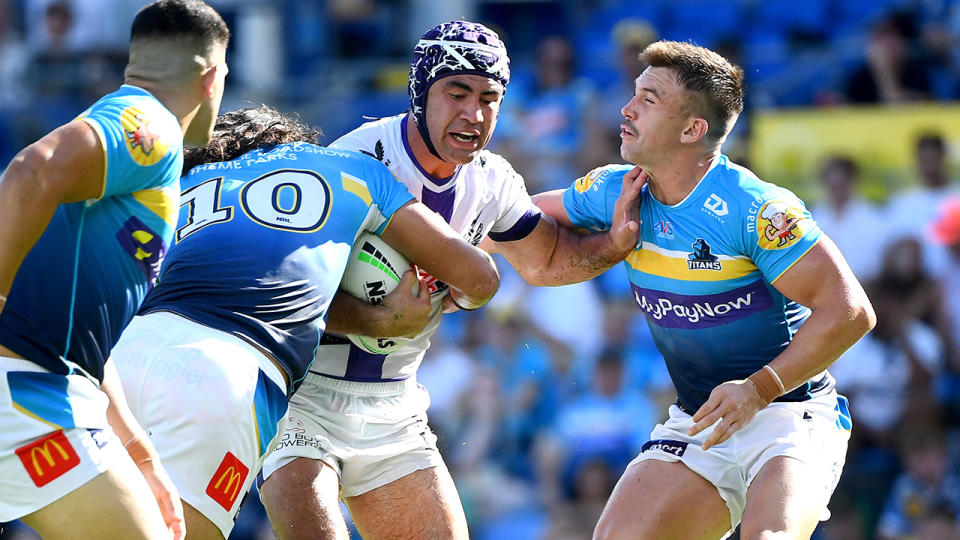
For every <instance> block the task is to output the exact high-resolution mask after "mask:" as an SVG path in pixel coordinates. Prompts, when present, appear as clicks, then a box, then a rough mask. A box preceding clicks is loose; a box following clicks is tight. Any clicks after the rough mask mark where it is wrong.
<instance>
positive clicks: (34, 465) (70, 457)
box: [16, 430, 80, 487]
mask: <svg viewBox="0 0 960 540" xmlns="http://www.w3.org/2000/svg"><path fill="white" fill-rule="evenodd" d="M16 453H17V457H19V458H20V463H23V468H24V469H26V470H27V474H29V475H30V479H31V480H33V483H34V484H36V486H37V487H43V486H45V485H47V484H49V483H50V482H52V481H54V480H56V479H57V478H59V477H61V476H63V474H64V473H65V472H67V471H69V470H70V469H72V468H74V467H76V466H77V465H79V464H80V456H78V455H77V452H76V450H74V449H73V445H71V444H70V441H69V440H67V436H66V435H64V433H63V430H58V431H55V432H53V433H51V434H49V435H47V436H46V437H44V438H42V439H39V440H37V441H34V442H32V443H30V444H27V445H24V446H21V447H20V448H17V450H16Z"/></svg>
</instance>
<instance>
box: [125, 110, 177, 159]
mask: <svg viewBox="0 0 960 540" xmlns="http://www.w3.org/2000/svg"><path fill="white" fill-rule="evenodd" d="M120 124H121V125H122V126H123V135H124V141H125V142H126V147H127V152H130V157H132V158H133V161H135V162H136V163H137V164H138V165H142V166H144V167H149V166H150V165H154V164H156V163H157V162H158V161H160V159H161V158H162V157H163V156H164V155H165V154H166V153H167V148H168V147H169V146H170V144H169V142H168V141H167V140H166V139H164V137H163V136H162V135H161V133H160V132H159V131H158V128H157V127H155V126H154V124H153V122H152V121H151V119H150V117H149V116H147V114H146V113H144V112H143V111H141V110H140V109H138V108H136V107H127V108H126V109H124V110H123V112H122V113H120Z"/></svg>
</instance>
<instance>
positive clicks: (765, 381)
mask: <svg viewBox="0 0 960 540" xmlns="http://www.w3.org/2000/svg"><path fill="white" fill-rule="evenodd" d="M764 367H766V366H764ZM771 370H772V368H771ZM771 370H766V369H758V370H757V371H755V372H754V373H753V374H752V375H750V376H749V377H747V379H748V380H749V381H750V382H752V383H753V386H754V388H756V389H757V394H759V395H760V399H761V400H763V403H764V406H766V405H768V404H769V403H770V402H771V401H773V400H774V399H777V398H778V397H780V395H781V394H783V384H782V383H780V384H778V383H779V377H778V376H776V372H773V374H771V373H770V371H771Z"/></svg>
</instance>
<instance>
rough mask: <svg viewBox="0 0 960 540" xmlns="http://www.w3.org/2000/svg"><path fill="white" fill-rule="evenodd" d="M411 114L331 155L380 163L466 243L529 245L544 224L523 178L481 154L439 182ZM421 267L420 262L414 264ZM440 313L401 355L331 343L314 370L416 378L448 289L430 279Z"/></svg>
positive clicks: (369, 128)
mask: <svg viewBox="0 0 960 540" xmlns="http://www.w3.org/2000/svg"><path fill="white" fill-rule="evenodd" d="M411 121H412V120H410V119H409V117H408V115H407V114H401V115H398V116H391V117H389V118H383V119H380V120H376V121H373V122H367V123H365V124H363V125H361V126H360V127H358V128H357V129H355V130H353V131H351V132H350V133H347V134H346V135H344V136H343V137H340V138H339V139H337V140H336V141H334V142H333V144H331V145H330V147H331V148H339V149H343V150H358V151H360V152H363V153H365V154H368V155H370V156H373V157H375V158H376V159H378V160H380V161H381V162H382V163H383V164H384V165H386V166H387V168H388V169H390V172H392V173H393V175H394V176H396V177H397V178H399V179H400V181H401V182H403V183H404V185H406V186H407V189H408V190H410V193H412V194H413V196H414V197H416V198H417V199H418V200H420V201H421V202H423V203H424V204H425V205H427V206H428V207H429V208H430V209H432V210H433V211H434V212H436V213H438V214H440V215H441V216H442V217H443V219H445V220H446V221H447V223H449V224H450V226H451V227H453V229H454V230H456V231H457V232H459V233H460V234H461V235H463V238H464V240H466V241H467V242H469V243H471V244H473V245H478V244H479V243H480V241H481V240H483V238H484V237H485V236H490V238H491V239H492V240H495V241H497V242H503V241H511V240H519V239H521V238H524V237H525V236H527V235H528V234H530V232H531V231H533V229H534V227H536V225H537V223H538V222H539V221H540V209H539V208H537V207H536V205H534V204H533V201H532V200H531V199H530V195H528V194H527V188H526V186H525V185H524V183H523V178H522V177H521V176H520V175H519V174H517V173H516V172H515V171H514V170H513V167H511V166H510V164H509V163H508V162H507V161H506V160H505V159H503V158H502V157H500V156H498V155H497V154H494V153H492V152H488V151H486V150H483V151H481V152H480V153H479V154H478V155H477V157H476V159H474V160H473V162H472V163H469V164H467V165H462V166H460V167H459V168H458V169H457V172H455V173H454V174H453V175H452V176H450V177H447V178H436V177H434V176H431V175H430V174H428V173H427V172H426V171H425V170H423V168H422V167H421V166H420V164H419V163H418V162H417V161H416V159H415V158H414V157H413V151H412V150H411V149H410V143H409V141H408V140H407V122H411ZM414 262H416V261H414ZM426 281H427V283H428V286H429V287H430V292H431V301H432V302H433V305H434V310H433V312H432V314H431V317H430V322H429V323H428V324H427V327H426V328H425V329H424V330H423V332H421V333H420V334H419V335H418V336H416V337H415V338H413V339H412V340H410V342H408V343H407V344H406V345H404V346H403V348H401V349H399V350H398V351H396V352H394V353H392V354H388V355H375V354H371V353H368V352H366V351H364V350H362V349H360V348H358V347H355V346H353V345H352V344H350V343H349V342H348V341H347V340H345V339H338V338H336V337H334V336H329V335H328V336H325V338H324V340H323V342H322V343H321V346H320V347H319V349H317V355H316V359H315V361H314V363H313V365H312V366H311V367H310V371H311V372H314V373H318V374H321V375H325V376H328V377H334V378H339V379H346V380H351V381H364V382H377V381H394V380H399V379H406V378H408V377H410V376H412V375H413V374H414V373H416V371H417V367H418V366H419V365H420V361H421V360H422V359H423V355H424V353H425V352H426V350H427V348H429V347H430V336H431V335H433V333H434V332H435V331H436V329H437V327H438V326H439V325H440V317H441V315H442V313H441V311H440V309H439V306H440V302H441V300H442V299H443V296H444V295H445V294H446V293H447V286H446V284H444V283H442V282H437V281H435V280H433V279H432V278H429V277H428V278H427V279H426Z"/></svg>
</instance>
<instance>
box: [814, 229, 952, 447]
mask: <svg viewBox="0 0 960 540" xmlns="http://www.w3.org/2000/svg"><path fill="white" fill-rule="evenodd" d="M920 260H921V259H920V246H919V244H918V243H917V241H916V240H914V239H912V238H902V239H900V240H898V241H896V242H893V243H892V244H890V246H889V247H888V248H887V250H886V252H885V253H884V257H883V261H884V265H883V269H882V270H881V273H880V275H879V276H878V277H877V279H875V280H874V281H872V282H869V283H867V284H866V288H867V292H868V294H869V295H870V300H871V302H872V303H873V306H874V309H875V310H876V312H877V325H876V327H875V328H874V329H873V332H871V333H870V334H867V335H866V336H865V337H864V338H863V339H861V340H860V341H858V342H857V343H856V344H854V345H853V346H852V347H850V349H848V350H847V352H846V353H844V355H843V356H841V357H840V359H839V360H837V362H836V363H834V365H833V366H832V367H831V368H830V371H831V373H833V374H834V376H835V377H836V378H837V387H838V388H839V389H840V391H841V392H843V393H844V394H847V395H848V396H849V397H850V402H851V412H852V414H853V417H854V422H855V423H857V424H858V428H859V429H858V430H855V431H856V432H858V435H857V436H858V437H860V438H863V439H866V441H867V444H870V445H879V446H883V447H887V448H892V447H893V446H894V445H893V442H894V441H893V437H894V433H895V429H896V428H898V427H899V425H900V424H901V422H902V421H903V420H904V419H905V418H906V417H907V416H908V415H909V416H910V417H913V418H918V417H924V416H925V415H929V414H932V411H933V408H934V399H933V391H932V389H931V380H932V379H933V378H934V377H936V376H937V375H938V374H939V373H940V372H941V371H942V370H943V367H944V366H943V354H944V346H943V343H942V340H941V339H940V337H938V335H937V333H936V332H934V331H933V330H932V329H931V328H930V327H929V326H927V325H926V324H924V323H923V322H921V320H920V318H919V314H920V313H925V312H926V311H927V309H928V306H930V305H931V304H930V302H931V299H933V298H935V297H937V296H939V292H938V291H939V289H938V286H937V283H936V282H935V281H933V280H932V279H931V278H930V277H929V276H927V275H925V274H924V272H923V269H922V267H921V266H920Z"/></svg>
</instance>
